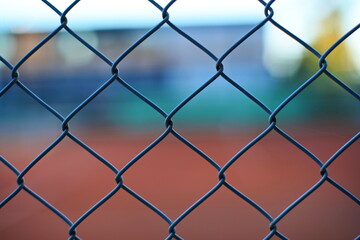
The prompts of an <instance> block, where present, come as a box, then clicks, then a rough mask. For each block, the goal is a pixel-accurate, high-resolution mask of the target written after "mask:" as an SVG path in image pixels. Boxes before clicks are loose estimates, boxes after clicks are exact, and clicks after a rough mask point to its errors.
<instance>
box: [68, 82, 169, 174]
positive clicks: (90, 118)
mask: <svg viewBox="0 0 360 240" xmlns="http://www.w3.org/2000/svg"><path fill="white" fill-rule="evenodd" d="M69 123H70V131H71V132H72V133H74V135H75V136H77V137H79V138H80V139H82V140H83V141H84V142H85V143H86V144H88V146H89V147H91V148H92V149H94V150H95V151H96V152H97V153H99V154H100V155H102V156H103V157H105V158H106V159H107V160H108V161H109V162H111V163H112V164H113V165H114V166H116V167H117V168H118V169H120V168H122V167H123V166H125V164H126V163H128V162H129V161H130V160H131V159H132V158H133V157H135V156H136V155H137V154H138V153H139V152H140V151H142V150H143V149H144V148H146V147H147V146H148V145H149V144H151V143H152V142H153V141H154V140H155V139H156V138H157V137H159V136H160V135H161V134H162V133H163V132H164V130H165V124H164V117H163V116H162V115H161V114H160V113H158V112H157V111H156V110H155V109H153V108H152V107H151V106H149V105H148V104H146V103H145V102H144V101H143V100H141V99H140V98H138V97H137V96H135V95H134V94H133V93H131V92H129V91H128V90H127V89H125V88H124V87H123V86H121V85H120V84H119V83H118V82H114V83H113V84H112V85H111V86H109V87H108V88H107V89H105V90H104V92H102V93H100V94H99V95H98V96H97V97H96V98H94V99H93V101H91V102H90V103H89V104H88V105H87V106H85V107H84V108H83V109H82V110H81V111H80V112H78V113H77V114H76V115H75V116H74V118H73V119H71V120H70V122H69Z"/></svg>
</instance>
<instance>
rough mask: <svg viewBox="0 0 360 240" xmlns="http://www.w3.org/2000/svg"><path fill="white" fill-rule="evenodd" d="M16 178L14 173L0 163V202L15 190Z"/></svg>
mask: <svg viewBox="0 0 360 240" xmlns="http://www.w3.org/2000/svg"><path fill="white" fill-rule="evenodd" d="M16 178H17V176H16V175H15V174H14V172H13V171H11V170H10V168H8V167H7V166H6V165H4V164H3V163H2V162H0V202H2V201H3V200H5V198H7V197H8V196H9V195H10V194H11V193H12V192H13V191H15V190H16V189H17V187H18V185H17V183H16Z"/></svg>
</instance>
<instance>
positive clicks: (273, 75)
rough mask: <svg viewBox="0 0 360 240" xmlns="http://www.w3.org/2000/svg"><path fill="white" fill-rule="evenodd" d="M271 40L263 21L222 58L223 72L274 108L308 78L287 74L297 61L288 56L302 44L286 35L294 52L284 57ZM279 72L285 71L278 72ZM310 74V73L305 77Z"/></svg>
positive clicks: (286, 40)
mask: <svg viewBox="0 0 360 240" xmlns="http://www.w3.org/2000/svg"><path fill="white" fill-rule="evenodd" d="M248 28H249V27H248ZM248 28H246V29H247V30H248ZM243 35H245V34H239V36H238V38H237V39H235V40H239V39H240V38H241V37H243ZM235 40H234V41H235ZM274 41H275V39H272V38H270V37H269V36H267V25H265V26H264V27H263V28H261V29H259V30H258V31H256V32H255V33H253V34H252V35H251V36H250V37H249V38H247V39H246V40H245V41H243V42H242V43H241V44H240V45H239V46H237V47H236V48H235V49H234V50H233V51H232V52H231V53H230V54H229V55H228V56H227V57H226V58H225V59H224V60H223V65H224V73H225V74H226V75H227V76H228V77H230V78H231V80H233V81H234V82H236V83H237V84H238V85H240V86H241V87H243V88H244V89H245V90H247V91H248V92H250V93H251V94H252V95H254V96H255V97H256V98H258V99H259V100H260V101H261V102H263V103H264V104H265V105H266V106H267V107H269V108H270V109H275V107H276V106H277V105H279V104H280V103H281V102H282V101H283V100H284V99H285V98H286V97H287V96H288V95H289V94H291V93H292V91H294V90H295V89H296V88H297V87H298V86H300V85H301V84H302V83H303V82H304V81H305V80H306V79H307V78H305V77H303V78H295V79H292V78H291V79H289V78H290V77H289V76H288V74H292V71H295V70H296V64H297V62H296V60H297V59H292V58H291V57H292V56H293V55H296V54H295V53H296V52H301V51H302V50H303V47H302V46H299V44H296V43H294V41H293V40H292V39H290V38H285V39H284V40H283V41H284V44H285V43H287V44H290V45H291V46H292V48H290V49H293V50H292V51H294V54H293V55H289V54H288V55H286V56H285V57H284V56H282V55H281V54H280V53H281V51H282V49H277V50H274V46H273V45H270V43H272V42H274ZM268 42H270V43H268ZM234 43H235V42H234ZM229 47H230V45H229ZM294 49H295V50H294ZM273 51H275V53H274V52H273ZM314 58H315V57H314ZM315 59H317V58H315ZM316 66H317V65H316ZM287 71H289V73H287ZM279 72H280V73H281V74H284V75H279ZM314 72H316V71H314ZM310 76H311V75H310V74H309V76H308V77H310Z"/></svg>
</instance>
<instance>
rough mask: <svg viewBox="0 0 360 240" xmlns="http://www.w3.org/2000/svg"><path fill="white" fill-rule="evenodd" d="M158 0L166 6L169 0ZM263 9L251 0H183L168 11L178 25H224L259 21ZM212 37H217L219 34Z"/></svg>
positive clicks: (171, 18)
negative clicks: (218, 1) (204, 2)
mask: <svg viewBox="0 0 360 240" xmlns="http://www.w3.org/2000/svg"><path fill="white" fill-rule="evenodd" d="M157 2H158V3H160V4H161V5H162V6H163V7H164V6H165V5H166V4H167V3H168V2H169V1H167V0H164V1H157ZM263 9H264V7H263V6H262V5H261V4H259V3H257V2H254V1H251V0H245V1H231V0H228V1H222V2H221V4H218V3H217V2H216V1H208V2H207V3H206V4H203V3H202V2H201V1H199V2H194V1H191V0H183V1H177V2H175V3H174V4H173V5H172V7H170V8H169V10H168V12H169V14H170V21H172V22H173V23H174V24H175V25H176V26H180V27H183V26H188V25H198V26H205V25H210V26H221V27H223V26H228V25H236V24H243V23H244V22H245V23H247V22H254V21H257V20H259V19H261V18H263V11H264V10H263ZM209 16H211V17H209ZM214 35H216V34H214ZM212 37H215V38H216V37H218V36H212ZM208 40H209V39H208V38H205V39H204V42H206V41H208Z"/></svg>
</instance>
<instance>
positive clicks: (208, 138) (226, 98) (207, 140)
mask: <svg viewBox="0 0 360 240" xmlns="http://www.w3.org/2000/svg"><path fill="white" fill-rule="evenodd" d="M267 119H268V114H267V113H266V112H265V111H264V110H263V109H262V108H260V107H259V106H258V105H257V104H255V103H254V102H253V101H252V100H250V99H249V98H248V97H246V96H245V95H244V94H243V93H242V92H240V91H239V90H237V89H236V88H234V87H233V86H232V85H230V84H229V83H228V82H226V81H225V80H224V79H223V78H222V77H219V78H217V79H216V80H215V81H214V82H213V83H211V84H210V85H209V86H208V87H207V88H206V89H204V90H203V91H202V92H200V93H199V94H198V95H197V96H195V97H194V98H193V99H192V100H190V101H189V102H188V103H187V104H186V105H185V106H184V107H183V108H181V109H180V110H179V111H178V112H177V113H176V114H175V115H174V116H173V118H172V121H173V123H174V129H175V130H176V131H178V132H179V133H180V134H182V135H183V136H184V137H186V138H188V139H189V140H190V141H191V142H192V143H193V144H195V146H197V147H199V148H200V149H201V150H202V151H204V152H205V153H206V154H208V155H209V156H210V157H212V158H213V159H214V160H215V161H216V162H217V163H218V164H220V165H223V164H225V163H226V162H227V161H228V160H229V159H230V158H231V157H232V156H233V155H234V154H235V153H236V152H237V151H238V150H239V149H240V148H241V147H243V146H245V145H246V144H247V143H248V142H250V141H251V140H252V139H253V138H255V137H256V136H257V135H258V134H260V133H261V132H262V131H263V130H264V129H265V128H266V127H267V125H268V123H267Z"/></svg>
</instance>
